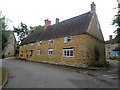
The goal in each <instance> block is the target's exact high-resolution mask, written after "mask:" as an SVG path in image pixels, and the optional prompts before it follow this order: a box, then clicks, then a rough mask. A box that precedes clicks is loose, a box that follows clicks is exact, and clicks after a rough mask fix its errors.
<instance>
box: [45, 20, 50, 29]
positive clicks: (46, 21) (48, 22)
mask: <svg viewBox="0 0 120 90" xmlns="http://www.w3.org/2000/svg"><path fill="white" fill-rule="evenodd" d="M50 25H51V21H49V20H48V19H46V20H45V26H44V29H46V28H47V27H48V26H50Z"/></svg>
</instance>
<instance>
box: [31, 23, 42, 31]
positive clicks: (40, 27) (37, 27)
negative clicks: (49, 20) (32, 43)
mask: <svg viewBox="0 0 120 90" xmlns="http://www.w3.org/2000/svg"><path fill="white" fill-rule="evenodd" d="M30 29H31V32H36V31H38V30H43V29H44V26H41V25H39V26H35V27H30Z"/></svg>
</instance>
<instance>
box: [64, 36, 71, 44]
mask: <svg viewBox="0 0 120 90" xmlns="http://www.w3.org/2000/svg"><path fill="white" fill-rule="evenodd" d="M69 40H70V41H69ZM70 42H72V37H71V36H69V37H64V43H70Z"/></svg>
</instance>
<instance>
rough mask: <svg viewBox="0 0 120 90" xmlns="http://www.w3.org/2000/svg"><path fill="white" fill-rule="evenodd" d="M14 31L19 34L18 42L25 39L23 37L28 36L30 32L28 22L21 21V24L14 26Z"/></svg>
mask: <svg viewBox="0 0 120 90" xmlns="http://www.w3.org/2000/svg"><path fill="white" fill-rule="evenodd" d="M13 29H14V32H15V33H17V36H18V44H19V43H20V42H22V41H23V39H24V38H25V37H26V36H28V34H29V29H28V27H27V25H26V24H23V23H22V22H21V23H20V26H18V27H17V28H16V27H13Z"/></svg>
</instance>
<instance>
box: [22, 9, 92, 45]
mask: <svg viewBox="0 0 120 90" xmlns="http://www.w3.org/2000/svg"><path fill="white" fill-rule="evenodd" d="M92 15H93V12H91V11H90V12H87V13H85V14H82V15H79V16H76V17H73V18H70V19H68V20H65V21H62V22H59V23H57V24H54V25H51V26H49V27H47V28H46V29H45V30H39V31H37V32H34V33H32V34H30V35H29V36H28V37H26V38H25V39H24V40H23V41H22V43H21V45H24V44H28V43H32V42H36V41H40V40H49V39H55V38H60V37H66V36H73V35H78V34H84V33H87V29H88V26H89V23H90V21H91V18H92Z"/></svg>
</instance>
